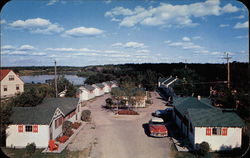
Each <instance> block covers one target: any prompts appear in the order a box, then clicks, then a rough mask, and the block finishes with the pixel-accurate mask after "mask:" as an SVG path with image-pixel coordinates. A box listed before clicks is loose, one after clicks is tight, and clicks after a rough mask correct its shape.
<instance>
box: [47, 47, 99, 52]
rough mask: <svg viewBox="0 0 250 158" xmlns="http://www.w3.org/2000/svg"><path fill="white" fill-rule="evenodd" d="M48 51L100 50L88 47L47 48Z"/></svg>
mask: <svg viewBox="0 0 250 158" xmlns="http://www.w3.org/2000/svg"><path fill="white" fill-rule="evenodd" d="M45 50H46V51H57V52H98V50H94V49H88V48H79V49H77V48H46V49H45Z"/></svg>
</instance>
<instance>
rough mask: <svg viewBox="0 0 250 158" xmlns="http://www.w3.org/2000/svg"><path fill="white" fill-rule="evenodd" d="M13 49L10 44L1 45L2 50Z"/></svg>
mask: <svg viewBox="0 0 250 158" xmlns="http://www.w3.org/2000/svg"><path fill="white" fill-rule="evenodd" d="M14 49H15V47H14V46H12V45H4V46H2V47H1V50H2V51H11V50H14Z"/></svg>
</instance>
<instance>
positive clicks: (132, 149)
mask: <svg viewBox="0 0 250 158" xmlns="http://www.w3.org/2000/svg"><path fill="white" fill-rule="evenodd" d="M151 96H152V99H153V105H151V106H149V107H147V108H141V109H137V111H139V112H140V115H137V116H124V115H123V116H122V115H119V116H116V115H114V114H113V113H112V112H109V111H106V110H104V109H102V108H101V106H102V105H105V99H106V98H108V97H110V96H109V94H107V95H104V96H102V97H98V98H96V99H95V100H94V101H92V102H88V103H87V106H86V108H88V109H90V110H91V112H92V114H91V115H92V117H93V123H94V124H95V132H94V134H95V140H96V143H94V146H93V147H92V152H91V154H90V157H91V158H133V157H134V158H167V157H170V156H169V152H170V144H171V141H170V140H169V138H152V137H149V136H147V131H146V132H145V130H147V125H146V124H147V122H148V121H149V119H150V118H151V117H152V116H151V113H152V112H154V111H155V110H157V109H165V108H166V106H165V102H164V101H163V100H162V99H161V97H160V96H159V95H158V94H157V93H156V92H153V93H152V94H151Z"/></svg>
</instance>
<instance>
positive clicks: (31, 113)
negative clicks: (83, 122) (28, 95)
mask: <svg viewBox="0 0 250 158" xmlns="http://www.w3.org/2000/svg"><path fill="white" fill-rule="evenodd" d="M78 100H79V99H78V98H45V99H44V100H43V102H42V103H41V104H39V105H37V106H36V107H13V113H12V115H11V117H10V120H11V122H12V124H49V123H50V121H51V119H52V117H53V115H54V113H55V111H56V109H57V108H59V109H60V110H61V111H62V113H63V115H68V114H69V113H70V112H72V111H73V110H75V109H76V107H77V104H78Z"/></svg>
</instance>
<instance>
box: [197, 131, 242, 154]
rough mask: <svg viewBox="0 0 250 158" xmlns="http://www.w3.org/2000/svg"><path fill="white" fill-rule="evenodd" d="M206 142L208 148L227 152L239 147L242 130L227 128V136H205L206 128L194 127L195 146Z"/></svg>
mask: <svg viewBox="0 0 250 158" xmlns="http://www.w3.org/2000/svg"><path fill="white" fill-rule="evenodd" d="M203 141H206V142H208V143H209V145H210V148H211V149H212V150H214V151H216V150H228V149H232V148H238V147H241V142H242V128H228V130H227V136H222V135H211V136H206V127H195V142H194V143H195V144H196V143H201V142H203Z"/></svg>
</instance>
